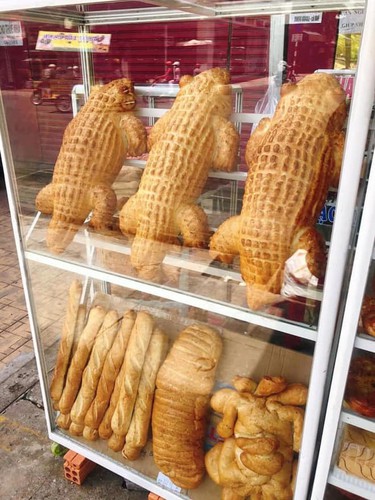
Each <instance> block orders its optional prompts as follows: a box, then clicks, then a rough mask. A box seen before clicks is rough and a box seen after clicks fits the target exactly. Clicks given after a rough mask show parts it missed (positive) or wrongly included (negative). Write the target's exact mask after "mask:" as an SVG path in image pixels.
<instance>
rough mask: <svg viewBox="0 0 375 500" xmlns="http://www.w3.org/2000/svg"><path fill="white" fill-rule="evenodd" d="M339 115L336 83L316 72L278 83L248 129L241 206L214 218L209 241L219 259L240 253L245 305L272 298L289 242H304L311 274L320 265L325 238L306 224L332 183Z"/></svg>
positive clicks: (318, 272)
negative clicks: (269, 107)
mask: <svg viewBox="0 0 375 500" xmlns="http://www.w3.org/2000/svg"><path fill="white" fill-rule="evenodd" d="M345 118H346V105H345V93H344V91H343V90H342V89H341V87H340V84H339V83H338V81H337V80H336V78H335V77H334V76H332V75H328V74H323V73H321V74H319V73H316V74H312V75H308V76H306V77H305V78H303V79H302V80H301V81H300V82H298V83H297V84H285V85H283V87H282V90H281V99H280V101H279V103H278V106H277V108H276V111H275V114H274V116H273V117H272V118H271V119H270V118H263V119H262V120H261V121H260V123H259V125H258V127H257V128H256V129H255V131H254V132H253V134H252V135H251V136H250V139H249V141H248V143H247V146H246V154H245V159H246V163H247V165H248V167H249V174H248V177H247V180H246V186H245V194H244V198H243V206H242V211H241V214H240V215H238V216H234V217H231V218H229V219H227V220H226V221H225V222H224V223H223V224H222V225H221V226H219V228H218V230H217V232H216V233H215V234H214V235H213V237H212V239H211V242H210V248H211V252H212V256H213V258H216V259H218V260H221V261H222V262H226V263H230V262H232V260H233V258H234V256H235V255H239V256H240V268H241V273H242V277H243V279H244V281H245V283H246V285H247V302H248V305H249V307H250V308H252V309H259V308H261V307H262V306H264V305H267V304H270V303H273V302H276V301H278V300H279V295H278V294H280V290H281V286H282V281H283V274H284V273H283V271H284V264H285V261H286V260H287V259H288V258H289V257H290V256H291V255H293V254H294V252H295V251H296V250H298V249H304V250H306V252H307V254H306V261H307V266H308V268H309V270H310V272H311V273H312V274H313V275H314V276H316V277H317V278H320V277H321V276H322V274H323V273H324V263H325V245H324V242H323V240H322V238H321V237H320V236H319V234H318V233H317V232H316V231H315V229H314V225H315V223H316V221H317V219H318V216H319V213H320V211H321V208H322V206H323V204H324V200H325V199H326V197H327V192H328V188H329V187H330V186H336V185H337V184H338V179H339V173H340V167H341V160H342V152H343V144H344V135H343V132H342V128H343V125H344V121H345Z"/></svg>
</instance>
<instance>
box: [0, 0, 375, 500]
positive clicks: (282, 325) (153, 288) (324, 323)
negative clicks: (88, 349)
mask: <svg viewBox="0 0 375 500" xmlns="http://www.w3.org/2000/svg"><path fill="white" fill-rule="evenodd" d="M97 3H103V4H104V3H105V4H110V3H111V0H102V1H101V2H97V1H96V2H94V1H88V0H86V1H81V2H77V1H73V0H65V1H63V0H33V1H27V0H19V2H18V3H17V7H16V10H17V11H22V12H20V15H21V17H22V18H24V19H26V20H34V21H35V20H38V19H41V18H43V16H47V17H48V16H57V18H59V16H62V15H63V12H62V13H61V12H59V11H54V7H68V6H72V5H77V4H79V5H82V6H85V5H88V4H97ZM151 3H152V4H153V5H155V7H148V8H143V9H141V10H138V9H130V10H115V5H116V4H115V3H113V6H114V9H113V10H110V11H103V12H92V11H87V12H86V11H85V10H84V9H80V10H77V12H76V13H75V14H74V17H75V21H76V22H77V23H80V31H81V32H82V33H84V32H85V31H86V30H89V28H90V26H94V25H95V26H96V25H99V24H107V25H108V24H111V23H113V24H121V23H122V24H126V23H135V22H139V21H140V20H143V21H148V22H155V21H158V22H160V21H164V22H172V21H176V20H194V19H203V18H208V19H223V18H230V17H232V16H256V15H271V16H285V15H286V14H289V13H292V12H311V11H318V10H321V11H336V10H342V9H355V8H363V7H364V5H365V3H364V2H363V1H356V0H349V1H343V2H340V1H331V0H326V1H323V0H316V1H314V2H309V3H308V5H307V4H306V2H304V1H303V0H295V1H287V0H285V1H281V0H275V1H271V2H259V1H252V0H248V1H246V0H245V1H238V2H205V1H202V2H199V1H196V2H188V1H180V0H156V1H154V2H151ZM10 11H12V12H14V11H15V7H14V2H10V1H3V2H1V5H0V15H1V16H2V17H4V18H6V17H7V16H9V17H11V16H12V14H11V13H10ZM69 14H70V15H72V11H71V10H70V11H69ZM48 19H51V17H48ZM374 25H375V2H374V1H373V0H369V1H368V2H367V6H366V14H365V24H364V30H363V36H362V43H361V49H360V56H359V63H358V67H357V71H356V77H355V90H354V95H353V99H352V103H351V109H350V116H349V120H348V124H347V134H346V146H345V152H344V159H343V163H342V173H341V180H340V187H339V191H338V197H337V210H336V215H335V223H334V227H333V233H332V238H331V243H330V253H329V259H328V265H327V273H326V278H325V283H324V290H323V295H322V299H321V309H320V315H319V322H318V326H317V328H316V329H314V328H309V327H307V326H306V327H305V326H301V325H298V324H295V325H293V324H292V323H291V322H287V321H285V322H283V321H282V320H281V319H280V318H277V319H276V318H272V317H268V316H265V315H260V314H257V313H256V312H252V311H250V310H245V309H243V308H239V307H236V306H234V305H231V304H223V303H220V302H217V301H215V300H209V299H207V298H204V297H199V296H193V295H191V294H186V293H184V292H183V291H181V290H170V289H168V288H164V287H160V286H158V285H157V284H154V283H148V282H144V281H141V280H137V279H135V278H132V277H127V276H123V275H120V274H116V273H107V272H105V271H104V270H100V269H95V268H90V266H89V265H86V266H82V265H80V264H79V263H75V262H71V261H68V260H64V258H61V257H59V258H56V257H54V256H52V255H50V256H48V255H45V254H41V253H38V252H37V251H34V250H32V249H31V250H30V249H25V245H24V242H25V235H24V234H23V232H22V228H21V225H20V221H19V218H18V211H17V206H18V195H17V185H16V180H15V175H14V163H13V158H12V150H11V145H10V139H9V135H8V130H7V123H6V114H5V111H4V106H3V103H2V102H1V103H0V104H1V108H0V116H1V119H0V132H1V134H0V137H1V153H2V157H3V162H4V167H5V180H6V186H7V192H8V198H9V204H10V213H11V218H12V224H13V229H14V234H15V238H16V246H17V252H18V257H19V262H20V269H21V275H22V279H23V285H24V288H25V296H26V304H27V308H28V313H29V317H30V323H31V330H32V337H33V341H34V346H35V355H36V362H37V366H38V371H39V377H40V381H41V388H42V395H43V403H44V407H45V410H46V416H47V418H46V420H47V427H48V434H49V437H50V438H51V439H52V440H54V441H56V442H58V443H60V444H62V445H63V446H66V447H67V448H70V449H73V450H74V451H76V452H78V453H81V454H83V455H84V456H86V457H87V458H89V459H91V460H93V461H95V462H96V463H98V464H100V465H102V466H104V467H106V468H108V469H110V470H112V471H113V472H115V473H117V474H118V475H120V476H123V477H126V478H127V479H129V480H130V481H133V482H135V483H137V484H139V485H141V486H143V487H144V488H146V489H148V490H150V491H153V492H155V493H157V494H159V495H161V496H162V497H164V498H168V499H178V498H182V497H183V495H181V494H179V493H176V492H173V491H169V490H168V489H166V488H165V487H163V486H162V485H159V484H157V483H156V482H155V481H154V480H150V479H149V478H148V477H146V476H144V475H142V474H140V473H138V472H137V471H136V470H134V469H131V468H129V467H128V466H127V465H122V464H120V463H119V462H118V461H117V460H114V459H113V458H111V457H110V456H109V455H107V454H105V453H100V452H99V451H97V450H95V449H93V448H92V447H90V446H89V445H86V444H84V443H82V442H78V441H77V440H75V439H71V438H69V437H68V436H67V435H66V434H63V433H61V432H60V431H59V429H57V428H56V426H55V424H54V417H53V414H54V410H53V408H52V406H51V402H50V399H49V396H48V377H47V373H46V365H45V361H44V358H43V347H42V344H41V340H40V337H39V334H38V324H37V319H36V317H35V312H34V311H35V308H34V303H33V296H32V291H31V287H30V283H29V276H28V270H27V263H28V261H30V262H38V263H41V264H44V265H46V266H51V267H52V268H57V269H61V270H65V271H67V272H71V273H75V274H78V275H81V276H84V277H85V278H88V279H95V280H99V281H102V282H106V283H110V284H112V285H118V286H120V287H121V286H122V287H126V288H130V289H135V290H138V291H141V292H145V293H149V294H151V295H154V296H156V297H161V298H166V299H169V300H171V301H175V302H177V303H181V304H185V305H188V306H193V307H195V308H198V309H202V310H208V311H211V312H213V313H216V314H220V315H222V316H226V317H229V318H235V319H238V320H241V321H246V322H248V323H251V324H255V325H258V326H264V327H267V328H270V329H274V330H277V331H280V332H284V333H288V334H290V335H295V336H297V337H301V338H306V339H309V340H312V341H314V342H315V349H314V356H313V362H312V369H311V376H310V383H309V397H308V402H307V406H306V413H305V424H304V432H303V439H302V448H301V452H300V455H299V465H298V474H297V480H296V487H295V498H296V499H298V500H302V499H305V498H308V495H309V491H310V486H311V482H313V483H314V484H313V493H312V495H313V498H314V499H316V500H317V499H320V498H323V495H324V488H325V484H326V483H327V478H328V482H332V484H335V483H334V480H333V479H332V478H333V476H332V473H331V474H330V455H329V452H328V450H331V449H333V446H334V440H333V439H331V436H332V435H333V434H334V433H335V431H336V429H337V426H338V423H339V419H340V418H341V419H343V420H344V421H345V419H346V421H347V420H348V419H349V416H348V415H349V414H347V413H345V412H342V413H340V412H339V409H338V408H339V407H340V406H341V400H342V391H343V388H344V387H345V386H344V380H343V379H341V382H340V377H341V376H344V377H345V374H346V373H347V369H348V363H349V360H350V353H349V348H348V344H345V342H349V345H350V343H351V345H353V343H354V333H353V332H354V330H355V327H356V320H357V319H358V314H359V309H360V303H359V299H358V297H359V296H360V293H359V292H360V291H361V290H362V289H363V287H364V283H365V278H362V277H360V278H358V277H359V276H360V273H362V272H363V271H364V269H363V268H366V265H367V266H368V262H369V259H370V258H371V255H369V252H368V249H367V251H365V249H366V248H367V246H366V245H368V243H371V242H372V243H373V241H374V229H373V228H371V230H370V228H369V223H370V222H371V220H373V216H374V215H375V214H374V213H373V207H372V206H371V199H372V198H371V196H373V195H374V193H373V190H374V189H375V179H374V177H375V174H374V169H372V171H371V175H370V179H369V188H368V191H367V198H366V201H365V205H364V210H363V220H362V224H361V230H360V236H359V241H358V245H357V251H356V254H355V258H354V264H353V271H352V280H351V282H350V286H349V295H348V299H347V301H346V309H345V314H344V319H343V322H342V328H341V339H342V341H340V343H339V347H338V355H337V360H336V366H335V369H334V372H333V379H332V385H331V397H330V399H329V402H328V413H327V420H326V426H325V429H324V432H323V440H322V446H321V453H320V456H319V459H318V462H317V464H316V465H317V468H316V471H317V472H316V474H315V475H314V473H313V470H314V466H315V462H316V451H317V450H316V443H317V437H318V431H319V424H320V421H321V418H322V416H323V414H324V410H325V408H324V402H325V401H324V398H325V390H327V387H328V386H329V384H330V378H329V377H330V374H331V373H330V370H329V365H330V362H332V361H333V359H332V356H333V354H334V351H332V348H333V345H334V342H333V341H334V336H335V332H336V331H337V327H338V330H339V329H340V328H339V327H340V324H338V323H337V320H338V318H340V315H339V311H340V310H341V306H342V304H341V302H342V300H343V295H342V294H343V283H344V278H345V276H346V275H347V272H348V269H347V264H348V261H349V256H350V255H351V254H352V252H353V248H352V246H351V245H352V240H353V238H352V236H353V227H355V226H357V223H358V220H357V219H358V217H357V210H356V207H357V203H358V199H357V196H358V189H359V185H360V180H361V173H362V167H363V158H364V154H365V149H366V140H367V137H368V129H369V123H370V116H371V112H372V107H373V96H374V90H375V58H374V57H373V47H374V46H375V35H374V30H373V26H374ZM81 61H82V72H83V79H84V83H83V85H84V92H85V94H86V95H88V93H89V91H90V86H91V68H90V61H89V58H88V56H87V54H86V53H84V54H82V56H81ZM250 118H251V117H249V116H246V114H241V111H240V109H236V116H234V117H233V120H234V121H236V120H237V121H239V122H241V120H244V121H246V120H248V119H250ZM219 175H220V174H219ZM225 175H227V176H228V179H229V180H231V181H236V180H239V179H241V180H242V179H243V174H242V173H239V172H238V173H233V174H225ZM362 240H363V241H362ZM91 244H93V246H94V247H95V245H96V244H97V243H95V241H92V242H91ZM178 265H181V262H180V263H179V264H178ZM186 265H188V262H187V264H186ZM361 276H362V275H361ZM345 339H346V340H345ZM364 343H365V344H366V345H365V347H361V348H366V349H368V350H371V351H372V352H374V350H375V349H374V347H373V345H374V344H373V341H372V340H369V339H361V338H358V339H357V340H356V341H355V345H356V346H357V347H360V346H362V344H364ZM338 403H339V404H338ZM340 415H341V417H340ZM359 423H360V424H361V425H360V426H362V427H365V428H367V427H366V426H368V424H367V423H366V422H365V421H364V420H363V419H360V422H359ZM369 427H370V428H371V429H372V430H374V431H375V427H374V425H372V424H371V425H369ZM327 436H328V437H327ZM322 481H323V482H322ZM342 486H343V485H342V483H340V487H342ZM348 489H349V488H348Z"/></svg>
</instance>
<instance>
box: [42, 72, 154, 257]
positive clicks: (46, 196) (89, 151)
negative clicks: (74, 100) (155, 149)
mask: <svg viewBox="0 0 375 500" xmlns="http://www.w3.org/2000/svg"><path fill="white" fill-rule="evenodd" d="M134 106H135V94H134V88H133V84H132V82H131V81H130V80H129V79H127V78H121V79H119V80H114V81H112V82H110V83H108V84H107V85H104V86H102V87H98V88H96V89H95V90H93V91H92V93H91V95H90V97H89V99H88V101H87V103H86V104H85V105H84V106H83V107H82V108H81V109H80V111H79V112H78V114H77V115H76V116H75V117H74V118H73V119H72V121H71V122H70V123H69V125H68V127H67V128H66V130H65V132H64V137H63V143H62V146H61V148H60V152H59V155H58V158H57V161H56V164H55V168H54V172H53V179H52V183H51V184H49V185H48V186H46V187H44V188H43V189H42V190H41V191H40V193H39V194H38V195H37V198H36V207H37V209H38V210H40V211H41V212H43V213H46V214H52V219H51V222H50V225H49V227H48V230H47V246H48V248H49V249H50V250H51V251H53V252H55V253H61V252H63V251H64V250H65V248H66V247H67V246H68V245H69V244H70V242H71V241H72V239H73V238H74V235H75V233H76V232H77V231H78V229H79V228H80V226H81V225H82V224H83V222H84V221H85V219H86V217H87V216H88V215H89V213H90V212H91V211H92V224H93V225H94V227H95V228H98V229H100V228H104V227H107V226H109V225H110V223H111V218H112V215H113V213H114V211H115V210H116V206H117V202H116V195H115V193H114V191H113V190H112V187H111V186H112V183H113V182H114V180H115V179H116V177H117V175H118V173H119V172H120V169H121V167H122V163H123V160H124V159H125V157H126V156H127V155H128V154H137V153H143V152H145V149H146V132H145V129H144V127H143V125H142V124H141V122H140V121H139V120H138V119H137V118H135V117H134V116H132V111H133V109H134ZM124 115H125V116H124ZM127 115H130V116H129V117H128V118H126V116H127Z"/></svg>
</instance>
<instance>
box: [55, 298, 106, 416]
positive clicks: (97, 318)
mask: <svg viewBox="0 0 375 500" xmlns="http://www.w3.org/2000/svg"><path fill="white" fill-rule="evenodd" d="M105 315H106V311H105V309H103V308H102V307H101V306H95V307H93V308H92V309H91V310H90V313H89V317H88V320H87V324H86V326H85V328H84V330H83V332H82V334H81V337H80V339H79V342H78V345H77V350H76V352H75V353H74V356H73V358H72V361H71V363H70V366H69V370H68V374H67V377H66V383H65V387H64V391H63V393H62V396H61V398H60V401H59V409H60V411H61V413H65V414H66V413H69V412H70V410H71V408H72V406H73V403H74V401H75V398H76V396H77V393H78V391H79V387H80V385H81V380H82V373H83V370H84V369H85V367H86V363H87V360H88V359H89V356H90V353H91V349H92V346H93V345H94V341H95V338H96V336H97V334H98V332H99V329H100V327H101V326H102V323H103V320H104V317H105Z"/></svg>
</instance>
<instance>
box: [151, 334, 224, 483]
mask: <svg viewBox="0 0 375 500" xmlns="http://www.w3.org/2000/svg"><path fill="white" fill-rule="evenodd" d="M221 350H222V341H221V338H220V336H219V334H218V333H217V332H216V331H215V330H213V329H211V328H209V327H207V326H205V325H193V326H190V327H188V328H186V329H185V330H184V331H182V332H181V333H180V334H179V336H178V337H177V339H176V340H175V342H174V343H173V346H172V348H171V350H170V351H169V353H168V355H167V358H166V360H165V361H164V363H163V364H162V366H161V368H160V370H159V373H158V376H157V381H156V387H157V388H156V392H155V400H154V406H153V410H152V441H153V453H154V460H155V463H156V465H157V466H158V467H159V469H160V470H161V471H162V472H163V473H164V474H166V475H167V476H168V477H169V478H170V479H171V480H172V481H173V482H174V483H175V484H176V485H177V486H180V487H182V488H186V489H191V488H196V487H197V486H199V484H200V483H201V481H202V479H203V476H204V474H205V464H204V449H203V445H204V437H205V431H206V424H207V416H208V411H209V400H210V396H211V392H212V389H213V385H214V381H215V371H216V367H217V364H218V361H219V358H220V355H221Z"/></svg>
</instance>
